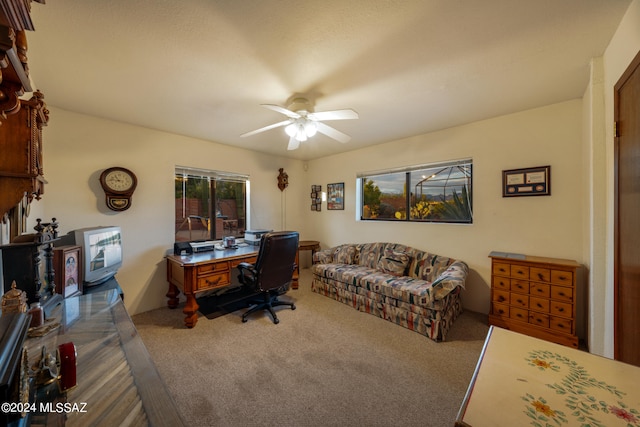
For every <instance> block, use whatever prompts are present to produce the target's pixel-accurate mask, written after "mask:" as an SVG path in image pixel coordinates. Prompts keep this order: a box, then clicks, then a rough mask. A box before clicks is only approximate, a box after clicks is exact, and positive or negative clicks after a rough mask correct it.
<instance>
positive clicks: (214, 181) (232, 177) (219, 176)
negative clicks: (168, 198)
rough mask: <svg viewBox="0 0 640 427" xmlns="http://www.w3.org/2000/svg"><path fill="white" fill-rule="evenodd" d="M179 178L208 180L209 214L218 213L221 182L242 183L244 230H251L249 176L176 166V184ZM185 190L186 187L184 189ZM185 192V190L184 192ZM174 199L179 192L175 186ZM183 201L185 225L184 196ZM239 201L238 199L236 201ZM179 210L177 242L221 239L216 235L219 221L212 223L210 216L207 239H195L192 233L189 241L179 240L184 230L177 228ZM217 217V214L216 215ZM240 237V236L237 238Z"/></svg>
mask: <svg viewBox="0 0 640 427" xmlns="http://www.w3.org/2000/svg"><path fill="white" fill-rule="evenodd" d="M179 178H182V179H185V178H192V179H200V180H203V179H206V180H207V187H208V199H207V211H208V212H209V213H211V212H217V203H216V201H217V194H216V191H217V186H218V184H219V183H220V182H237V183H242V184H243V186H244V187H243V197H242V198H243V204H244V227H243V229H245V230H248V229H250V217H249V213H250V211H251V209H250V199H251V198H250V188H251V185H250V180H249V175H244V174H240V173H234V172H224V171H217V170H208V169H198V168H192V167H185V166H176V167H175V171H174V182H175V180H178V179H179ZM183 189H184V187H183ZM183 191H184V190H183ZM174 198H175V199H176V200H177V190H176V188H175V185H174ZM182 200H183V208H182V218H181V219H182V220H183V221H182V223H183V225H184V223H185V222H186V221H187V217H186V216H185V215H186V211H187V209H186V207H185V205H184V200H185V198H184V194H183V197H182ZM236 200H237V199H236ZM177 213H178V211H177V209H174V217H175V218H174V219H175V220H176V226H175V228H174V240H176V241H181V242H195V241H203V240H213V241H219V240H221V239H219V238H218V239H216V235H217V234H219V233H217V232H218V231H219V230H217V229H216V223H217V221H211V220H210V218H209V217H210V216H211V215H209V217H207V231H208V233H207V235H206V238H204V239H203V235H202V234H200V235H199V236H198V238H193V237H192V235H191V232H190V236H189V238H188V239H180V240H178V238H177V237H178V232H179V231H180V230H181V229H182V226H181V227H178V226H177V221H178V217H177ZM216 216H217V214H216ZM222 234H224V229H223V230H222ZM236 237H239V236H236Z"/></svg>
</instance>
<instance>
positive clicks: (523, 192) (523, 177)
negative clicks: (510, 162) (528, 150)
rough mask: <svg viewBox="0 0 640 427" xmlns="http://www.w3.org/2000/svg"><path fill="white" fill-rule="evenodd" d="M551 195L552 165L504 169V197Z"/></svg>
mask: <svg viewBox="0 0 640 427" xmlns="http://www.w3.org/2000/svg"><path fill="white" fill-rule="evenodd" d="M550 195H551V166H538V167H534V168H523V169H509V170H503V171H502V197H520V196H550Z"/></svg>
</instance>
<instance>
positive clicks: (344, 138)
mask: <svg viewBox="0 0 640 427" xmlns="http://www.w3.org/2000/svg"><path fill="white" fill-rule="evenodd" d="M316 126H317V127H318V132H320V133H323V134H325V135H327V136H328V137H329V138H333V139H335V140H336V141H340V142H342V143H343V144H344V143H345V142H349V141H350V140H351V137H350V136H349V135H347V134H346V133H342V132H340V131H339V130H338V129H334V128H332V127H331V126H327V125H325V124H324V123H322V122H316Z"/></svg>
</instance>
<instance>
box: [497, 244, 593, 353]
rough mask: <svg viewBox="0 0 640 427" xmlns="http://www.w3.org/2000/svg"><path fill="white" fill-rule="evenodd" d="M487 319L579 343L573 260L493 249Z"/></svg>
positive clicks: (531, 333)
mask: <svg viewBox="0 0 640 427" xmlns="http://www.w3.org/2000/svg"><path fill="white" fill-rule="evenodd" d="M489 257H490V258H491V311H490V313H489V324H490V325H495V326H499V327H502V328H506V329H510V330H513V331H516V332H520V333H523V334H527V335H529V336H533V337H537V338H541V339H545V340H548V341H552V342H556V343H558V344H564V345H567V346H571V347H575V348H577V347H578V335H577V331H576V328H577V324H576V323H577V316H576V308H577V297H578V292H577V283H578V281H577V280H578V273H579V270H580V268H581V266H580V264H578V263H577V262H576V261H571V260H565V259H556V258H543V257H536V256H529V255H517V254H507V253H497V252H492V253H491V254H490V255H489Z"/></svg>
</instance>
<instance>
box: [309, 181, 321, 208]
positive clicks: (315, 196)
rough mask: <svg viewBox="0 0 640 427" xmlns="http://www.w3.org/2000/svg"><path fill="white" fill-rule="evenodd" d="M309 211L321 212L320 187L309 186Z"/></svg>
mask: <svg viewBox="0 0 640 427" xmlns="http://www.w3.org/2000/svg"><path fill="white" fill-rule="evenodd" d="M311 210H312V211H317V212H320V211H321V210H322V185H312V186H311Z"/></svg>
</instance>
